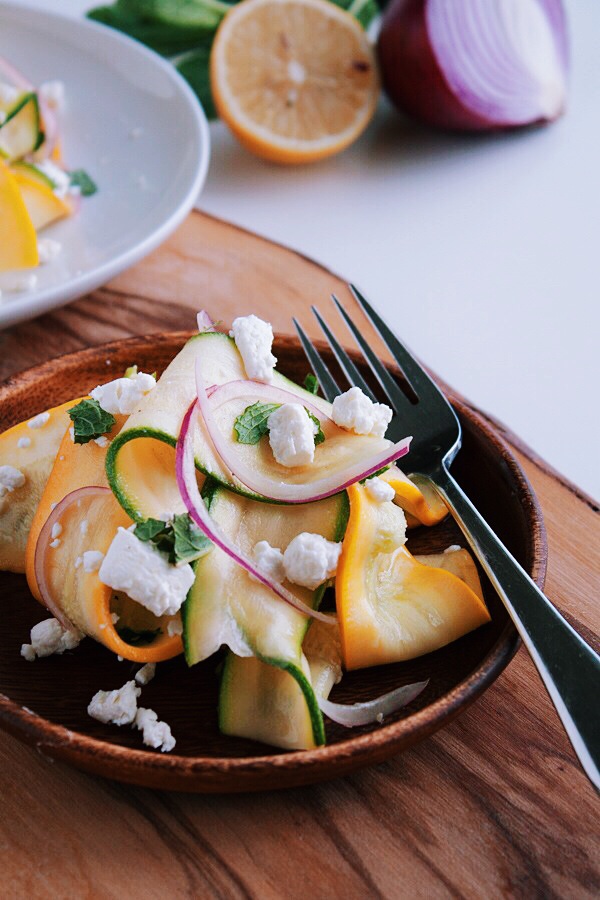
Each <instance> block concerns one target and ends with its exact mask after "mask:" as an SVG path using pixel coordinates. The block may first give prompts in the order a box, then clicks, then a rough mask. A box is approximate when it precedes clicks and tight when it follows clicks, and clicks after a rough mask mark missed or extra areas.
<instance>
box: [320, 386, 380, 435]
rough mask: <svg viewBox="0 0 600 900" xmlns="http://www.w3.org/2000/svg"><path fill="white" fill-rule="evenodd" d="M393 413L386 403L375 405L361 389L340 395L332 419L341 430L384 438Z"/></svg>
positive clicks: (333, 408)
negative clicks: (345, 429)
mask: <svg viewBox="0 0 600 900" xmlns="http://www.w3.org/2000/svg"><path fill="white" fill-rule="evenodd" d="M392 415H393V412H392V410H391V409H390V407H389V406H386V405H385V403H373V401H372V400H370V399H369V397H367V395H366V394H365V393H363V391H361V389H360V388H359V387H352V388H350V390H349V391H346V392H345V393H344V394H339V395H338V396H337V397H336V398H335V399H334V401H333V404H332V408H331V417H332V419H333V421H334V422H335V424H336V425H339V426H340V428H347V429H348V430H349V431H354V432H355V433H356V434H372V435H374V436H375V437H380V438H382V437H384V435H385V432H386V431H387V427H388V425H389V424H390V421H391V419H392Z"/></svg>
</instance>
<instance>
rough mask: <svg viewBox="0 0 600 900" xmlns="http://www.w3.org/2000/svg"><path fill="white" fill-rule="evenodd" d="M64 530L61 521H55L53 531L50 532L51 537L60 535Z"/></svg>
mask: <svg viewBox="0 0 600 900" xmlns="http://www.w3.org/2000/svg"><path fill="white" fill-rule="evenodd" d="M62 530H63V529H62V525H61V524H60V522H55V523H54V525H53V526H52V531H51V532H50V537H53V538H57V537H60V536H61V534H62Z"/></svg>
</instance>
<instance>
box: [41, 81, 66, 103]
mask: <svg viewBox="0 0 600 900" xmlns="http://www.w3.org/2000/svg"><path fill="white" fill-rule="evenodd" d="M38 93H39V95H40V96H41V97H42V99H44V100H45V101H46V103H47V104H48V106H49V107H51V109H62V108H63V106H64V104H65V86H64V83H63V82H62V81H44V83H43V84H41V85H40V87H39V90H38Z"/></svg>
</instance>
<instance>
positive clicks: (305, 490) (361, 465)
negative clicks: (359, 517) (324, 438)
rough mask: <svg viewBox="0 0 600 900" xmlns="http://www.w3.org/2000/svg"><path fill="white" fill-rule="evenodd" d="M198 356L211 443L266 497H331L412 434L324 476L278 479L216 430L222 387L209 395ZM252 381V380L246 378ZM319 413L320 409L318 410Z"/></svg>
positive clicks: (402, 447)
mask: <svg viewBox="0 0 600 900" xmlns="http://www.w3.org/2000/svg"><path fill="white" fill-rule="evenodd" d="M200 366H201V360H197V361H196V390H197V393H198V407H199V409H200V412H201V414H202V418H203V419H204V424H205V425H206V430H207V431H208V434H209V436H210V439H211V441H212V443H213V445H214V448H215V450H216V452H217V455H218V456H219V457H220V458H221V460H222V461H223V463H224V464H225V465H226V466H227V468H228V469H229V471H230V472H231V474H232V475H234V476H235V477H236V478H237V479H238V480H239V481H241V483H242V484H244V485H245V486H246V487H247V488H249V489H250V490H251V491H254V492H255V493H257V494H260V495H261V496H263V497H267V498H268V499H269V500H277V501H281V502H282V503H290V504H291V503H315V502H316V501H317V500H325V498H326V497H332V496H333V495H334V494H339V493H340V491H343V490H345V488H347V487H349V486H350V485H351V484H354V483H355V482H357V481H362V480H363V479H364V478H368V477H369V475H373V474H374V473H375V472H378V471H379V470H380V469H383V468H385V466H389V465H390V463H393V462H396V460H398V459H400V458H401V457H402V456H406V454H407V453H408V448H409V446H410V442H411V440H412V438H410V437H407V438H404V439H403V440H402V441H398V443H397V444H391V445H390V446H389V447H388V448H386V449H385V450H382V451H380V452H379V453H376V454H374V455H373V456H370V457H368V458H367V459H364V460H361V461H359V462H355V463H353V464H352V465H350V466H348V467H347V468H346V469H344V470H342V471H341V472H338V473H335V474H333V475H328V476H327V477H326V478H319V479H318V480H317V481H312V482H310V483H309V484H288V483H287V482H285V481H278V480H276V479H274V478H269V477H268V476H266V475H262V474H261V473H260V472H256V471H255V470H254V469H253V468H251V466H249V465H247V464H246V463H245V462H244V461H243V460H242V459H241V458H240V456H239V455H238V454H236V453H235V452H234V451H232V449H231V445H230V444H229V443H228V441H227V440H226V438H225V437H224V435H223V434H222V433H221V431H220V430H219V428H218V426H217V423H216V422H215V419H214V416H213V411H212V405H213V401H214V399H215V397H216V396H217V395H218V392H219V391H220V390H221V388H217V389H215V390H214V391H213V392H212V394H211V396H210V398H209V396H208V393H207V390H206V388H205V386H204V382H203V380H202V372H201V370H200ZM249 383H251V382H249ZM226 387H227V385H223V389H224V388H226ZM265 388H266V391H265V394H264V395H265V396H266V395H267V392H268V393H269V396H271V397H272V396H274V395H273V393H272V390H271V389H270V388H269V386H268V385H265ZM292 396H294V398H295V402H297V403H298V402H302V401H301V399H300V398H299V397H296V395H292ZM318 413H319V416H320V417H322V416H323V413H322V412H321V411H320V410H319V411H318Z"/></svg>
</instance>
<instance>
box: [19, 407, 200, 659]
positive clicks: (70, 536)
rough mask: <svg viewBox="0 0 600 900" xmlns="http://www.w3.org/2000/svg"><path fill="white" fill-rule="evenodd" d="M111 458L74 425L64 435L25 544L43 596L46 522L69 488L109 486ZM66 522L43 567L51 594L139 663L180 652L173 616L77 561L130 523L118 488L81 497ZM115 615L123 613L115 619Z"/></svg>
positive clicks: (30, 578)
mask: <svg viewBox="0 0 600 900" xmlns="http://www.w3.org/2000/svg"><path fill="white" fill-rule="evenodd" d="M70 405H73V404H70ZM123 421H124V417H123V416H120V417H117V422H116V424H115V426H114V428H113V431H112V432H111V433H110V434H109V435H108V437H109V438H110V437H112V436H114V434H116V432H117V431H118V429H119V428H120V426H121V425H122V423H123ZM105 457H106V449H105V448H103V447H100V446H98V445H97V444H96V443H95V442H94V441H91V442H90V443H88V444H75V443H73V440H72V438H71V435H70V433H69V431H67V432H66V434H65V435H64V437H63V439H62V442H61V445H60V447H59V450H58V455H57V457H56V461H55V463H54V466H53V468H52V472H51V473H50V477H49V479H48V482H47V484H46V487H45V490H44V493H43V495H42V498H41V500H40V504H39V506H38V509H37V511H36V514H35V516H34V519H33V522H32V525H31V531H30V535H29V540H28V542H27V550H26V569H25V571H26V575H27V582H28V584H29V588H30V590H31V592H32V594H33V595H34V596H35V597H36V598H37V599H38V600H39V599H40V592H39V588H38V584H37V579H36V575H35V548H36V544H37V540H38V536H39V533H40V531H41V528H42V526H43V524H44V522H45V521H46V519H47V518H48V516H49V515H50V512H51V511H52V508H53V505H54V504H56V503H58V502H59V501H60V500H62V499H63V497H66V495H67V494H69V493H71V491H74V490H76V489H77V488H80V487H85V486H87V485H100V486H106V485H107V482H106V475H105ZM60 525H61V526H62V531H61V533H60V538H59V542H58V544H57V545H56V546H55V547H49V548H48V550H47V553H46V556H45V566H46V578H47V581H48V584H49V586H50V590H51V593H52V596H53V598H54V599H55V600H56V602H57V603H58V605H59V606H60V608H61V609H62V611H63V612H64V614H65V615H66V616H67V618H68V619H70V620H71V621H72V622H73V624H74V625H76V626H77V628H79V629H80V630H81V631H83V633H84V634H86V635H88V636H89V637H93V638H95V639H96V640H97V641H99V642H100V643H101V644H104V645H105V646H106V647H108V649H109V650H112V651H113V652H114V653H117V654H119V655H120V656H122V657H124V658H125V659H129V660H132V661H133V662H159V661H161V660H164V659H169V658H171V657H172V656H176V655H177V654H179V653H181V651H182V650H183V644H182V641H181V637H179V636H178V635H173V636H170V635H169V634H168V627H169V623H170V622H171V621H172V619H173V617H172V616H162V617H160V618H158V617H156V616H154V615H153V614H152V613H151V612H149V611H148V610H147V609H145V608H144V607H143V606H141V605H140V604H139V603H136V602H134V601H133V600H130V599H129V598H128V597H127V596H125V595H124V594H122V593H119V592H115V591H113V590H111V588H109V587H108V586H106V585H104V584H102V582H101V581H100V579H99V578H98V573H97V572H86V571H85V568H84V566H83V565H81V564H80V563H79V564H78V562H77V558H78V557H81V556H82V555H83V553H84V551H86V550H98V551H100V552H101V553H106V551H107V550H108V547H109V546H110V543H111V541H112V539H113V538H114V536H115V534H116V531H117V528H118V527H119V526H123V527H125V528H126V527H128V526H129V525H131V519H130V518H129V516H128V515H127V514H126V513H125V512H124V511H123V510H122V508H121V507H120V506H119V504H118V503H117V501H116V500H115V498H114V496H113V495H112V493H108V492H107V493H106V494H103V495H98V496H92V497H83V498H82V499H81V500H80V501H79V502H78V503H74V504H72V505H71V506H70V507H68V508H67V509H66V510H65V512H64V514H63V516H61V520H60ZM114 616H118V619H117V621H116V622H115V621H113V617H114Z"/></svg>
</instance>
